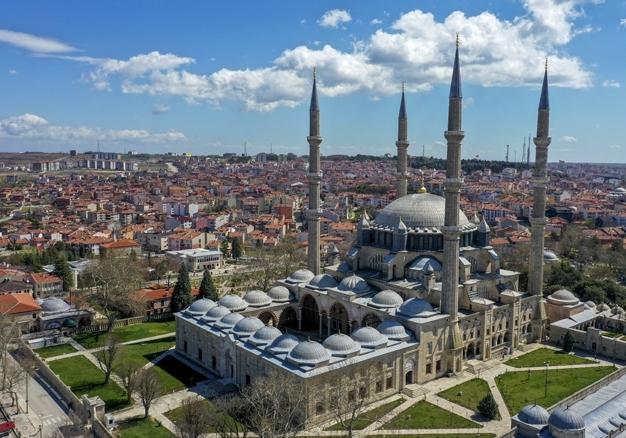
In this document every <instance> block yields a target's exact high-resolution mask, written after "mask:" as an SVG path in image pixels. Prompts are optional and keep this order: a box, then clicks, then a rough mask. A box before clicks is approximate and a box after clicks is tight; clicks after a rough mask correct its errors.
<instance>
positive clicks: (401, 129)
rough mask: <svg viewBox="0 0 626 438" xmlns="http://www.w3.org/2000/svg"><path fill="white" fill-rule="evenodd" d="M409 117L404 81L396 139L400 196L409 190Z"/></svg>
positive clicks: (398, 190) (397, 176)
mask: <svg viewBox="0 0 626 438" xmlns="http://www.w3.org/2000/svg"><path fill="white" fill-rule="evenodd" d="M407 123H408V120H407V117H406V106H405V104H404V82H403V83H402V100H400V112H399V113H398V141H396V148H398V163H397V175H396V178H397V180H398V187H397V192H398V198H401V197H402V196H406V190H407V180H408V176H409V175H408V173H407V170H406V169H407V155H406V152H407V149H408V147H409V142H408V140H407Z"/></svg>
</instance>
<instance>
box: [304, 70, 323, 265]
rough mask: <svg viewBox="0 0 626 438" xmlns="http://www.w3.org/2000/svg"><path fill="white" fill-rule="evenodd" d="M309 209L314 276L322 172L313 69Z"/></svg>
mask: <svg viewBox="0 0 626 438" xmlns="http://www.w3.org/2000/svg"><path fill="white" fill-rule="evenodd" d="M307 141H308V142H309V174H308V176H307V178H308V180H309V209H308V210H307V212H306V216H307V228H308V234H309V237H308V268H309V270H310V271H311V272H313V273H314V274H315V275H317V274H319V273H320V271H321V266H320V265H321V262H320V216H321V213H322V210H321V206H320V184H321V181H322V171H321V167H320V144H321V143H322V137H321V136H320V109H319V103H318V100H317V74H316V71H315V68H314V69H313V87H312V90H311V105H310V106H309V136H308V137H307Z"/></svg>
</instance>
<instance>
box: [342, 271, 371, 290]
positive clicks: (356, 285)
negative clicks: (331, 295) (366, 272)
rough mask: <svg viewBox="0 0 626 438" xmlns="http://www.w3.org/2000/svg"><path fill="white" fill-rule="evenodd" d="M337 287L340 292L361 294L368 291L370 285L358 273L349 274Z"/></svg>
mask: <svg viewBox="0 0 626 438" xmlns="http://www.w3.org/2000/svg"><path fill="white" fill-rule="evenodd" d="M337 289H338V290H340V291H342V292H353V293H355V294H362V293H366V292H369V291H370V287H369V285H368V284H367V281H365V280H363V279H362V278H361V277H359V276H358V275H350V276H348V277H346V278H344V279H343V280H341V283H339V286H337Z"/></svg>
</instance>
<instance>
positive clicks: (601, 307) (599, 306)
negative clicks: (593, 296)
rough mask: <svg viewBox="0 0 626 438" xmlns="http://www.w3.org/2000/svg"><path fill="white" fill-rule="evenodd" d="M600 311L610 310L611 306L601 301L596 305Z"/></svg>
mask: <svg viewBox="0 0 626 438" xmlns="http://www.w3.org/2000/svg"><path fill="white" fill-rule="evenodd" d="M596 310H597V311H598V312H604V311H606V310H610V307H609V306H608V305H607V304H606V303H601V304H599V305H598V306H597V307H596Z"/></svg>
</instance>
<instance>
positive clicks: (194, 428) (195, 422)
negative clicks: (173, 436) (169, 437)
mask: <svg viewBox="0 0 626 438" xmlns="http://www.w3.org/2000/svg"><path fill="white" fill-rule="evenodd" d="M181 412H182V415H181V418H180V421H179V422H178V423H177V424H176V426H177V427H178V433H177V435H178V436H179V437H180V438H198V437H199V436H201V435H202V434H204V433H207V432H209V430H210V429H211V412H209V409H208V406H207V403H206V400H204V399H203V398H200V397H189V398H187V399H185V400H183V403H182V405H181Z"/></svg>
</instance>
